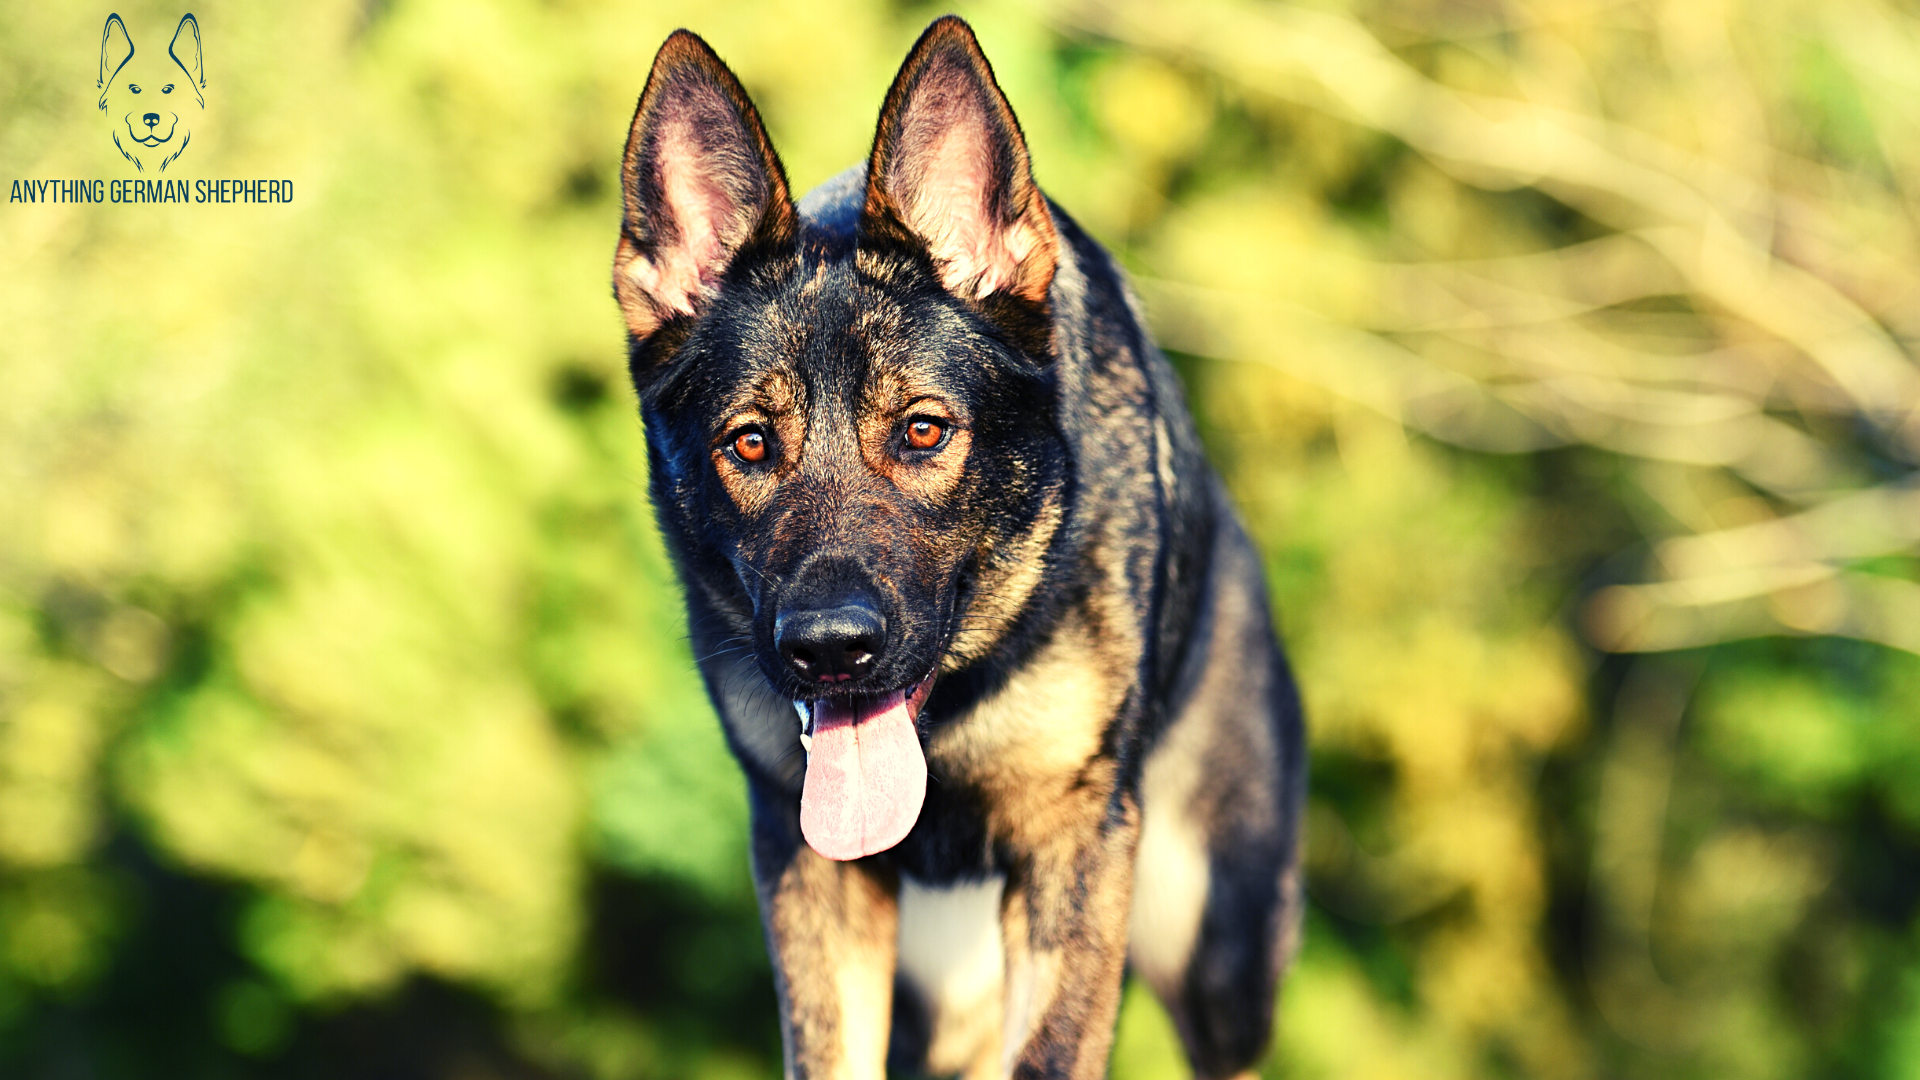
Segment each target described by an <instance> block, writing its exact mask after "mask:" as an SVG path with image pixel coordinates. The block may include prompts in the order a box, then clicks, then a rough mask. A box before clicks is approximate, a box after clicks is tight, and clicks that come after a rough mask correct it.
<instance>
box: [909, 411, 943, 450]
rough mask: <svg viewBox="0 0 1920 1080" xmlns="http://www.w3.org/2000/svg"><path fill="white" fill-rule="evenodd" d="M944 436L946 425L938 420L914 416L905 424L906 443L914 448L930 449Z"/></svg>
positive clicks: (937, 444) (938, 443)
mask: <svg viewBox="0 0 1920 1080" xmlns="http://www.w3.org/2000/svg"><path fill="white" fill-rule="evenodd" d="M946 436H947V427H946V425H945V424H942V423H941V422H940V421H938V420H931V419H928V418H927V417H924V416H916V417H914V418H913V420H911V421H909V422H908V424H907V434H906V440H907V445H908V446H909V447H911V448H912V449H915V450H931V449H933V448H934V447H936V446H939V445H940V440H942V439H944V438H946Z"/></svg>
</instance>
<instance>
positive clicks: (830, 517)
mask: <svg viewBox="0 0 1920 1080" xmlns="http://www.w3.org/2000/svg"><path fill="white" fill-rule="evenodd" d="M622 179H623V185H622V187H623V190H624V193H625V213H624V217H623V221H622V228H621V233H620V240H619V245H618V248H617V251H616V255H615V262H614V290H615V294H616V297H617V298H618V300H619V302H620V306H621V310H622V312H623V314H624V316H625V318H626V322H627V327H628V331H629V335H628V343H629V355H630V366H631V371H632V375H633V380H634V385H635V387H636V388H637V389H638V391H639V395H640V402H641V408H642V413H643V415H644V417H645V422H646V429H647V438H648V459H649V463H650V467H651V487H652V496H653V501H654V505H655V508H656V511H657V514H658V518H659V522H660V526H661V529H662V531H663V532H664V533H665V536H666V538H667V541H668V545H669V547H670V549H671V551H672V553H673V556H674V559H675V561H676V565H677V567H678V569H679V572H680V576H681V579H682V581H683V582H684V583H685V586H686V593H687V606H688V615H689V622H690V625H691V627H692V637H693V642H694V646H695V650H696V653H697V655H698V656H699V657H700V658H701V659H700V669H701V672H702V673H703V675H704V676H705V679H706V682H707V687H708V689H709V691H710V693H711V694H712V697H713V700H714V703H715V705H716V706H717V708H718V710H719V712H720V716H721V719H722V723H723V724H724V726H725V729H726V734H727V738H728V741H729V743H730V745H731V747H732V749H733V752H734V754H735V755H736V756H737V757H738V759H739V761H740V764H741V767H742V769H743V770H744V771H745V773H746V776H747V782H748V790H749V795H750V801H751V806H752V818H753V845H752V849H753V869H754V875H755V881H756V882H757V885H758V889H759V895H760V903H761V909H762V913H763V916H764V922H765V926H766V932H767V941H768V947H769V949H770V950H771V952H772V954H773V959H774V970H775V978H776V985H777V989H778V993H779V999H780V1012H781V1018H782V1035H783V1037H784V1042H785V1047H786V1069H787V1075H789V1076H793V1077H862V1078H864V1077H872V1078H880V1077H882V1076H883V1075H884V1067H885V1064H884V1063H887V1062H889V1061H891V1064H892V1065H893V1067H894V1068H896V1069H901V1070H910V1071H920V1072H928V1073H932V1074H952V1073H959V1074H963V1075H964V1076H966V1077H968V1078H978V1077H1003V1076H1009V1075H1011V1076H1016V1077H1098V1076H1103V1075H1105V1071H1106V1065H1107V1055H1108V1051H1109V1048H1110V1045H1111V1042H1112V1036H1113V1025H1114V1016H1115V1010H1116V1007H1117V1004H1118V1000H1119V995H1120V986H1121V980H1122V977H1123V974H1124V971H1125V968H1126V965H1127V964H1128V963H1129V961H1130V962H1131V964H1132V967H1133V970H1134V971H1135V972H1137V973H1138V974H1139V975H1140V976H1141V977H1143V978H1144V979H1145V981H1146V982H1147V983H1148V984H1149V985H1150V986H1151V987H1152V988H1153V989H1154V991H1155V992H1156V993H1157V994H1158V995H1159V996H1160V998H1161V1000H1162V1001H1164V1002H1165V1003H1166V1005H1167V1007H1168V1009H1169V1010H1170V1011H1171V1013H1172V1015H1173V1018H1174V1022H1175V1024H1176V1025H1177V1027H1178V1029H1179V1032H1180V1035H1181V1037H1182V1039H1183V1040H1184V1042H1185V1045H1186V1048H1187V1051H1188V1054H1189V1057H1190V1059H1191V1060H1192V1062H1193V1065H1194V1069H1195V1071H1196V1073H1197V1074H1198V1075H1200V1076H1202V1077H1226V1076H1231V1075H1235V1074H1239V1073H1241V1072H1243V1071H1244V1070H1247V1069H1249V1068H1250V1067H1251V1066H1252V1065H1253V1064H1254V1063H1255V1062H1256V1061H1257V1060H1258V1059H1259V1057H1260V1055H1261V1054H1262V1053H1263V1051H1264V1049H1265V1047H1266V1043H1267V1036H1268V1030H1269V1027H1270V1023H1271V1014H1272V1008H1273V998H1274V989H1275V983H1276V981H1277V979H1278V976H1279V973H1280V970H1281V968H1282V966H1283V965H1284V963H1285V961H1286V958H1287V957H1288V955H1289V954H1290V952H1291V949H1292V943H1293V940H1294V936H1295V933H1296V927H1297V924H1298V919H1299V911H1300V894H1299V878H1298V870H1297V845H1296V839H1295V836H1296V831H1297V822H1298V818H1299V812H1300V802H1301V798H1302V794H1303V791H1304V787H1305V768H1306V758H1305V752H1304V749H1303V746H1302V729H1301V720H1300V711H1299V706H1298V702H1297V699H1296V695H1295V690H1294V686H1293V683H1292V679H1291V677H1290V676H1289V674H1288V671H1287V668H1286V665H1285V663H1284V661H1283V660H1282V659H1281V656H1280V652H1279V649H1278V647H1277V645H1276V642H1275V638H1274V633H1273V629H1272V626H1271V622H1270V619H1269V614H1268V603H1267V599H1266V593H1265V588H1264V586H1263V583H1262V580H1261V570H1260V562H1259V558H1258V556H1257V555H1256V553H1255V552H1254V550H1253V548H1252V546H1251V545H1250V544H1249V542H1248V540H1247V538H1246V536H1245V534H1244V533H1243V531H1242V530H1241V527H1240V525H1239V524H1238V522H1237V521H1236V520H1235V517H1234V514H1233V511H1232V509H1231V508H1230V506H1229V505H1228V503H1227V500H1226V497H1225V496H1224V494H1223V492H1222V490H1221V485H1220V483H1219V481H1218V479H1217V478H1216V477H1215V475H1214V473H1213V471H1212V470H1211V468H1209V466H1208V465H1207V463H1206V461H1205V460H1204V458H1203V457H1202V455H1201V450H1200V446H1199V442H1198V440H1197V438H1196V437H1195V434H1194V429H1193V425H1192V422H1191V420H1190V419H1189V418H1188V415H1187V411H1186V407H1185V405H1184V403H1183V401H1182V396H1181V391H1180V389H1179V386H1178V384H1177V383H1176V381H1175V378H1174V375H1173V373H1172V371H1171V369H1170V368H1169V366H1168V364H1167V362H1166V360H1165V358H1164V357H1163V356H1162V355H1161V354H1160V352H1159V350H1158V349H1156V348H1155V347H1154V345H1153V343H1152V341H1150V340H1149V339H1148V337H1147V334H1146V332H1145V331H1144V330H1143V329H1142V324H1141V319H1140V317H1139V313H1138V311H1137V310H1136V308H1135V306H1134V303H1133V301H1132V298H1131V296H1130V294H1129V293H1128V291H1127V288H1126V286H1125V284H1124V282H1123V281H1122V279H1121V277H1120V274H1119V272H1118V270H1117V269H1116V268H1115V267H1114V265H1113V263H1112V261H1111V260H1110V259H1109V258H1108V256H1107V255H1106V254H1105V253H1104V252H1103V251H1102V250H1101V249H1100V248H1099V247H1098V245H1096V244H1095V243H1094V242H1093V241H1092V240H1091V239H1089V238H1088V237H1087V236H1086V234H1085V233H1083V232H1081V230H1080V229H1079V228H1078V227H1077V226H1075V225H1074V223H1073V222H1072V220H1071V219H1069V218H1068V217H1067V215H1066V214H1065V213H1063V212H1062V211H1061V210H1060V209H1059V208H1058V207H1056V206H1054V205H1052V204H1051V203H1050V202H1048V201H1047V199H1046V198H1045V197H1044V196H1043V195H1042V194H1041V193H1040V191H1039V189H1038V188H1037V187H1036V186H1035V184H1034V182H1033V178H1032V173H1031V168H1030V166H1029V163H1028V159H1027V148H1026V143H1025V141H1024V138H1023V137H1022V135H1021V132H1020V129H1019V126H1018V124H1017V123H1016V121H1015V120H1014V116H1013V113H1012V111H1011V109H1010V108H1009V107H1008V105H1007V102H1006V99H1005V97H1004V96H1003V95H1002V94H1001V92H1000V90H999V87H998V86H997V84H996V83H995V82H994V79H993V73H992V70H991V69H990V68H989V66H988V64H987V61H986V59H985V57H984V56H983V55H982V54H981V52H980V49H979V45H978V43H977V42H976V41H975V39H974V37H973V34H972V31H971V30H970V29H969V28H968V27H967V25H966V24H965V23H964V22H962V21H961V20H959V19H957V18H953V17H948V18H944V19H941V20H939V21H938V22H935V23H934V24H933V25H932V26H931V27H930V28H929V29H928V30H927V32H926V33H925V34H924V35H923V36H922V37H921V39H920V41H919V43H918V44H916V45H915V46H914V48H913V51H912V53H911V54H910V55H909V56H908V58H907V60H906V63H905V65H904V66H903V67H902V68H901V71H900V74H899V76H898V77H897V78H896V80H895V82H894V84H893V88H892V90H891V91H890V92H889V93H888V95H887V99H886V103H885V105H884V107H883V108H882V111H881V116H880V123H879V129H878V132H877V133H876V136H875V140H874V146H873V152H872V154H871V156H870V158H869V159H868V161H867V163H866V165H865V166H864V168H855V169H852V170H849V171H848V172H847V173H844V174H842V175H841V176H839V177H837V178H835V179H834V180H832V181H829V182H828V183H827V184H825V185H823V186H822V187H821V188H820V189H819V190H817V191H815V192H814V193H812V194H811V195H809V196H808V197H807V198H806V199H804V200H802V201H801V202H800V203H799V204H798V205H796V204H795V203H794V201H793V199H792V197H791V195H790V193H789V190H788V186H787V179H786V174H785V172H784V171H783V169H782V167H781V164H780V161H779V158H778V157H777V156H776V155H775V154H774V151H773V147H772V145H771V144H770V143H769V142H768V139H767V135H766V132H765V130H764V128H763V127H762V125H761V122H760V118H759V115H758V113H757V112H756V111H755V109H754V107H753V104H752V103H751V102H750V101H749V100H748V99H747V96H746V94H745V92H744V91H743V90H742V89H741V87H740V84H739V82H738V81H737V80H736V79H735V78H734V76H733V74H732V73H731V72H730V71H729V70H728V69H727V68H726V66H725V65H724V64H722V63H721V62H720V60H719V58H718V57H717V56H715V55H714V53H713V52H712V50H711V49H709V48H708V47H707V45H706V44H705V43H704V42H703V41H701V40H700V39H699V38H698V37H696V36H694V35H693V34H690V33H688V32H686V31H680V32H677V33H675V34H674V35H673V36H672V37H670V38H668V39H667V42H666V44H665V45H663V46H662V47H661V49H660V53H659V55H658V56H657V57H656V58H655V60H654V64H653V69H652V72H651V74H650V75H649V77H648V80H647V86H646V90H645V91H644V93H643V94H642V95H641V98H640V103H639V107H638V109H637V110H636V112H635V114H634V119H633V126H632V131H631V134H630V136H629V139H628V143H627V151H626V158H625V163H624V166H623V172H622ZM848 597H854V598H856V599H857V606H858V608H859V610H860V611H863V612H869V613H870V614H871V617H872V620H873V625H872V627H870V629H871V630H872V631H873V635H872V637H871V640H868V639H866V638H862V639H861V641H862V647H861V650H860V651H858V652H857V653H855V652H849V653H848V655H849V656H854V657H855V659H854V660H852V661H849V662H848V664H849V666H848V668H847V672H848V673H847V674H843V675H841V676H840V678H841V679H842V681H840V682H838V683H824V684H823V683H820V682H817V681H810V680H809V679H808V678H806V676H807V675H808V673H809V669H808V667H807V665H806V662H805V661H804V660H796V659H795V657H796V655H799V656H806V655H807V654H805V653H799V654H796V653H795V652H794V650H793V649H792V648H790V647H788V646H787V645H785V644H783V642H784V641H785V637H784V635H785V634H786V631H785V630H783V628H782V627H783V625H784V623H783V620H787V619H789V618H791V617H795V613H796V612H800V613H808V612H816V611H819V610H841V609H839V608H834V605H836V604H845V603H849V602H850V601H848V600H847V598H848ZM796 665H797V666H796ZM929 675H932V676H933V683H932V690H931V693H930V696H928V697H927V698H926V699H925V704H924V707H923V708H922V709H921V711H920V712H919V713H918V716H917V729H918V732H919V735H920V739H921V741H922V744H923V746H924V748H925V753H926V758H927V767H928V772H929V777H930V783H929V785H928V789H927V795H926V801H925V804H924V806H923V808H922V810H921V813H920V816H919V818H918V819H917V821H916V823H915V824H914V825H913V828H912V832H911V833H910V834H908V835H907V837H906V839H905V840H904V841H902V842H900V843H899V844H898V845H897V846H895V847H893V848H891V849H890V850H887V851H884V852H882V853H880V854H876V855H872V856H869V857H866V858H862V859H858V860H855V861H850V862H835V861H830V860H828V859H826V858H823V857H822V856H820V855H818V854H816V853H815V852H814V851H813V850H812V849H811V848H809V847H808V846H807V844H806V842H805V841H804V840H803V838H802V835H801V829H800V824H799V796H800V790H801V784H802V778H803V774H804V769H805V767H806V756H805V751H804V750H803V748H802V744H801V741H800V724H801V723H802V721H801V720H798V719H796V713H795V703H796V702H797V701H799V702H804V701H807V700H811V699H818V698H824V697H840V698H854V699H861V700H872V699H874V698H875V697H876V696H877V695H882V694H886V693H888V692H892V691H900V690H904V689H906V688H909V687H912V686H915V685H917V684H919V683H920V682H921V680H923V679H925V678H926V677H928V676H929ZM823 686H825V687H826V689H822V687H823ZM802 708H803V711H804V709H805V708H806V706H804V705H803V706H802ZM889 1055H891V1057H890V1056H889Z"/></svg>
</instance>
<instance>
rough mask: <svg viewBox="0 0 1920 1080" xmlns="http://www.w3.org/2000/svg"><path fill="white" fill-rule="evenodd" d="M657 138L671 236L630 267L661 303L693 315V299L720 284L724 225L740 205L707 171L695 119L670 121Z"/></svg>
mask: <svg viewBox="0 0 1920 1080" xmlns="http://www.w3.org/2000/svg"><path fill="white" fill-rule="evenodd" d="M659 140H660V141H659V144H658V150H657V152H658V158H657V159H656V161H655V165H654V168H655V169H656V170H657V173H656V176H657V178H658V180H659V183H660V191H661V193H662V194H663V195H664V196H665V197H666V207H665V209H666V211H667V218H668V220H670V221H671V222H672V227H673V236H672V238H671V239H663V241H662V243H661V244H660V246H659V248H658V249H656V250H655V252H654V257H653V258H652V259H651V260H648V259H645V258H642V259H636V260H634V266H633V268H632V270H631V271H630V272H631V273H632V275H633V277H634V280H635V283H636V284H638V285H639V286H640V287H641V289H643V290H644V291H645V292H646V293H647V294H648V295H650V296H652V297H653V298H654V300H655V301H657V302H658V303H659V304H660V305H661V306H663V307H665V308H667V309H668V310H670V311H676V312H679V313H681V314H683V315H691V314H693V305H694V301H695V300H696V299H697V298H699V297H700V296H702V295H703V294H706V293H710V292H712V290H713V289H714V288H715V287H717V286H718V284H719V281H720V275H721V272H722V271H723V270H724V269H725V263H726V244H725V242H724V240H723V238H722V237H721V234H720V230H721V228H722V226H723V223H727V222H728V221H729V219H731V218H732V217H734V216H735V211H736V209H737V208H736V207H735V206H734V204H733V200H732V199H730V198H728V197H727V194H726V191H725V190H724V189H722V188H721V187H720V185H718V184H716V183H714V182H713V181H712V180H711V179H709V178H708V177H707V176H706V175H705V174H706V172H707V171H708V166H709V162H707V161H706V160H705V157H704V156H703V154H702V152H701V147H700V142H699V136H698V135H697V133H696V132H695V130H694V127H693V125H692V124H690V123H688V122H686V121H683V120H676V121H669V122H668V123H667V124H666V125H665V126H664V127H663V128H662V130H661V132H660V136H659Z"/></svg>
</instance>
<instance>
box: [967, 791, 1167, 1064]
mask: <svg viewBox="0 0 1920 1080" xmlns="http://www.w3.org/2000/svg"><path fill="white" fill-rule="evenodd" d="M1139 839H1140V811H1139V807H1138V805H1137V804H1135V803H1134V802H1133V801H1132V800H1131V799H1125V800H1124V801H1123V803H1122V804H1121V812H1120V813H1117V814H1113V815H1102V816H1101V818H1100V819H1098V820H1095V821H1093V822H1090V823H1089V827H1088V828H1087V829H1085V830H1084V831H1081V830H1075V831H1074V834H1073V835H1070V836H1067V837H1062V838H1059V839H1056V841H1055V842H1054V843H1051V844H1047V845H1045V846H1041V847H1038V848H1035V849H1032V850H1030V851H1029V853H1028V855H1027V857H1026V858H1025V859H1024V860H1023V861H1022V865H1020V866H1019V867H1018V868H1017V869H1016V870H1015V871H1014V873H1013V874H1012V875H1011V876H1010V878H1009V880H1008V889H1007V896H1006V899H1005V901H1004V903H1003V907H1002V911H1001V933H1002V939H1003V940H1004V942H1005V944H1006V950H1007V977H1006V991H1005V993H1006V998H1005V1000H1006V1028H1005V1035H1006V1040H1007V1042H1006V1056H1005V1059H1004V1060H1005V1061H1006V1062H1007V1063H1008V1072H1009V1073H1010V1075H1012V1076H1013V1077H1014V1078H1015V1080H1041V1078H1046V1080H1098V1078H1100V1077H1104V1076H1106V1075H1107V1055H1108V1053H1109V1052H1110V1051H1111V1049H1112V1045H1113V1027H1114V1022H1115V1019H1116V1017H1117V1015H1118V1013H1119V1009H1120V983H1121V979H1122V976H1123V975H1124V972H1125V968H1126V958H1127V907H1128V903H1129V901H1130V899H1131V896H1132V893H1133V856H1134V849H1135V848H1136V847H1137V846H1138V844H1139ZM1076 841H1077V842H1076Z"/></svg>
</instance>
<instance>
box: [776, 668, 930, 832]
mask: <svg viewBox="0 0 1920 1080" xmlns="http://www.w3.org/2000/svg"><path fill="white" fill-rule="evenodd" d="M932 690H933V676H932V675H928V676H927V677H926V678H924V679H922V680H920V681H919V682H918V683H915V684H914V685H912V686H909V687H907V688H905V689H903V690H894V691H891V692H888V693H884V694H869V695H864V696H859V697H851V698H815V699H812V700H796V701H795V702H794V703H793V707H794V710H795V711H796V712H798V713H799V714H800V745H801V747H802V748H803V749H804V750H805V751H806V754H807V773H806V780H805V783H804V786H803V787H802V788H801V792H800V833H801V835H802V836H803V837H805V838H806V841H807V846H808V847H811V848H813V850H815V851H817V852H819V853H820V854H821V855H823V856H825V857H827V858H829V859H834V860H837V861H841V862H845V861H847V860H850V859H859V858H864V857H865V856H868V855H873V854H876V853H878V852H882V851H885V850H887V849H888V848H890V847H893V846H894V845H895V844H898V843H899V842H900V841H902V840H904V839H906V837H907V833H909V832H911V831H912V830H913V825H914V822H916V821H918V820H919V819H920V808H921V806H922V805H924V804H925V802H926V797H927V758H926V752H925V751H924V750H923V749H921V746H920V731H919V728H918V727H917V726H916V721H917V720H918V719H919V716H920V708H921V706H923V705H925V704H926V700H927V695H928V694H930V693H931V692H932Z"/></svg>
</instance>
